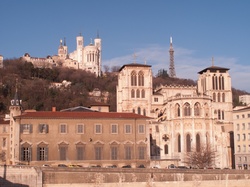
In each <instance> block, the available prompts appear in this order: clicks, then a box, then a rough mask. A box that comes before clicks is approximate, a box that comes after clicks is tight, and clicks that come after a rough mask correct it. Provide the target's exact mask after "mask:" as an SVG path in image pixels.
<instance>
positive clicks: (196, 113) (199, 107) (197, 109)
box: [194, 103, 201, 116]
mask: <svg viewBox="0 0 250 187" xmlns="http://www.w3.org/2000/svg"><path fill="white" fill-rule="evenodd" d="M200 110H201V106H200V103H195V105H194V115H195V116H200Z"/></svg>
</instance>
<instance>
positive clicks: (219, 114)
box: [218, 109, 221, 119]
mask: <svg viewBox="0 0 250 187" xmlns="http://www.w3.org/2000/svg"><path fill="white" fill-rule="evenodd" d="M218 119H221V113H220V109H219V110H218Z"/></svg>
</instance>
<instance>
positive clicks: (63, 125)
mask: <svg viewBox="0 0 250 187" xmlns="http://www.w3.org/2000/svg"><path fill="white" fill-rule="evenodd" d="M60 133H62V134H65V133H67V125H66V124H60Z"/></svg>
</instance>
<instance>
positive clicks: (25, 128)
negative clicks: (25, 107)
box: [20, 124, 33, 134]
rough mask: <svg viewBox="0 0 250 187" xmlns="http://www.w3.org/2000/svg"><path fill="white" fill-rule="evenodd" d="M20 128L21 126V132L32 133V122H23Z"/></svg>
mask: <svg viewBox="0 0 250 187" xmlns="http://www.w3.org/2000/svg"><path fill="white" fill-rule="evenodd" d="M20 128H21V129H20V131H21V133H25V134H27V133H32V129H33V126H32V124H21V125H20Z"/></svg>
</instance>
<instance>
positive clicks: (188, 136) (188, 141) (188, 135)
mask: <svg viewBox="0 0 250 187" xmlns="http://www.w3.org/2000/svg"><path fill="white" fill-rule="evenodd" d="M186 146H187V152H191V137H190V134H187V136H186Z"/></svg>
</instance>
